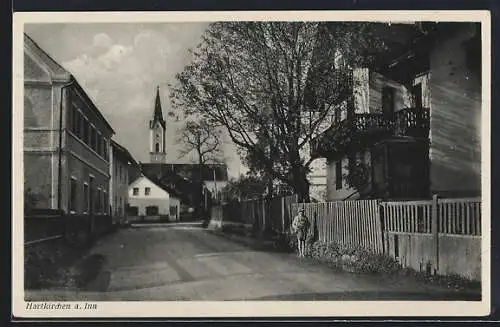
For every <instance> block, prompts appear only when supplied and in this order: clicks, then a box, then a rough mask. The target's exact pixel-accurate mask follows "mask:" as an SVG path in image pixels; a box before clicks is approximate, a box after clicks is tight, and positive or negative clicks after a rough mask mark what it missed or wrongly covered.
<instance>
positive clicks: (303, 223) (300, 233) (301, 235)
mask: <svg viewBox="0 0 500 327" xmlns="http://www.w3.org/2000/svg"><path fill="white" fill-rule="evenodd" d="M309 226H310V223H309V220H308V219H307V217H306V215H304V208H299V213H298V214H297V216H295V218H294V219H293V223H292V228H293V231H294V232H295V234H297V241H298V255H299V257H304V256H305V252H306V238H307V232H308V231H309Z"/></svg>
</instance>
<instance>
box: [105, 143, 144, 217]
mask: <svg viewBox="0 0 500 327" xmlns="http://www.w3.org/2000/svg"><path fill="white" fill-rule="evenodd" d="M110 162H111V164H110V166H109V168H110V171H109V174H110V175H111V179H110V181H109V203H110V204H111V216H112V217H113V223H115V224H121V223H123V222H125V220H126V217H127V207H128V203H129V202H128V186H129V184H130V183H131V182H132V181H131V179H130V177H129V174H130V173H131V171H132V170H135V171H136V172H138V171H139V165H138V163H137V162H136V161H135V159H134V157H133V156H132V155H131V154H130V152H129V151H128V150H127V149H126V148H125V147H123V146H121V145H120V144H118V143H117V142H116V141H114V140H111V152H110Z"/></svg>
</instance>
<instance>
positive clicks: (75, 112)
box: [71, 107, 79, 135]
mask: <svg viewBox="0 0 500 327" xmlns="http://www.w3.org/2000/svg"><path fill="white" fill-rule="evenodd" d="M78 115H79V112H78V109H76V107H73V110H71V131H72V132H73V133H74V134H75V135H78V123H79V121H78Z"/></svg>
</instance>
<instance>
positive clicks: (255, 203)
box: [210, 195, 298, 233]
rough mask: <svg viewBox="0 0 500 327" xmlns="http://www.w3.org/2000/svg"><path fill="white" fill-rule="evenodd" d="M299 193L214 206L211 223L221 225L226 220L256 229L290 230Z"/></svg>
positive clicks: (215, 225)
mask: <svg viewBox="0 0 500 327" xmlns="http://www.w3.org/2000/svg"><path fill="white" fill-rule="evenodd" d="M297 200H298V196H297V195H288V196H279V197H274V198H272V199H267V198H256V199H250V200H244V201H241V202H230V203H225V204H223V205H220V206H213V207H212V210H211V222H210V223H211V225H212V226H214V227H220V226H222V225H223V223H224V222H232V223H242V224H245V225H247V226H248V225H251V226H252V228H253V229H254V230H256V231H265V230H274V231H276V232H280V233H283V232H286V231H289V229H290V225H291V223H292V219H293V210H292V205H294V204H296V203H297Z"/></svg>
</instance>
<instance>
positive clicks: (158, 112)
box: [151, 85, 165, 128]
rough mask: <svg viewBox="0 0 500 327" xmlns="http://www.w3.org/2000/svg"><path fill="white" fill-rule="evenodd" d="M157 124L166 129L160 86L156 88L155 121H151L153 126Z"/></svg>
mask: <svg viewBox="0 0 500 327" xmlns="http://www.w3.org/2000/svg"><path fill="white" fill-rule="evenodd" d="M155 122H159V123H160V124H161V125H162V126H163V128H165V120H164V119H163V113H162V109H161V100H160V86H159V85H158V86H156V99H155V110H154V114H153V120H152V121H151V123H152V125H154V123H155Z"/></svg>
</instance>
